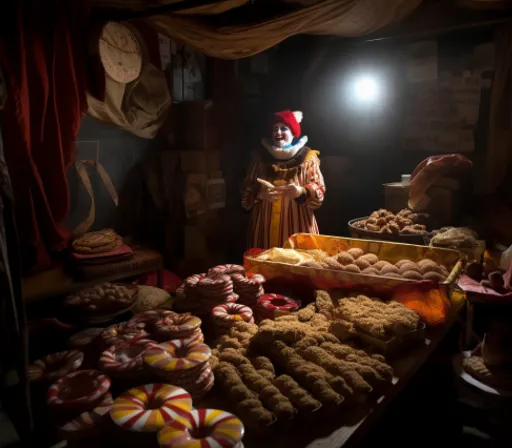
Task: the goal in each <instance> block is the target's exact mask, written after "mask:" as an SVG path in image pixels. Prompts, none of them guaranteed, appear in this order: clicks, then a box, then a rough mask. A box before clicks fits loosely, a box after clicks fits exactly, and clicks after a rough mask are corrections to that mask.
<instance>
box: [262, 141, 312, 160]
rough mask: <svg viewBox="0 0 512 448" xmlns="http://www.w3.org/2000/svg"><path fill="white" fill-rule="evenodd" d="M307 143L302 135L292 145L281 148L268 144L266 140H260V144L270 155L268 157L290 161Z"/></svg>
mask: <svg viewBox="0 0 512 448" xmlns="http://www.w3.org/2000/svg"><path fill="white" fill-rule="evenodd" d="M307 142H308V137H307V135H304V136H302V137H301V138H300V139H299V140H298V141H297V143H295V144H294V145H290V146H287V147H285V148H281V147H279V146H276V145H273V144H271V143H269V141H268V140H267V139H266V138H263V139H262V140H261V144H262V145H263V146H264V147H265V149H266V150H267V151H268V152H269V153H270V155H271V156H272V157H274V159H277V160H290V159H291V158H293V157H295V155H296V154H297V153H298V152H299V151H300V150H301V149H302V148H303V147H304V145H305V144H306V143H307Z"/></svg>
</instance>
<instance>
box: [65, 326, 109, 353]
mask: <svg viewBox="0 0 512 448" xmlns="http://www.w3.org/2000/svg"><path fill="white" fill-rule="evenodd" d="M102 331H103V328H87V329H85V330H82V331H79V332H78V333H75V334H74V335H72V336H71V337H70V338H69V339H68V345H69V346H70V347H72V348H78V349H82V348H84V347H86V346H88V345H89V344H91V343H92V342H94V340H95V339H96V338H97V337H98V336H99V335H100V333H101V332H102Z"/></svg>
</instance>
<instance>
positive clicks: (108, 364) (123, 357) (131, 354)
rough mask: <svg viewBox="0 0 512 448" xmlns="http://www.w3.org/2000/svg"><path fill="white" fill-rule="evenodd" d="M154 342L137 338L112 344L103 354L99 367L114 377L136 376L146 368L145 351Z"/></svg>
mask: <svg viewBox="0 0 512 448" xmlns="http://www.w3.org/2000/svg"><path fill="white" fill-rule="evenodd" d="M153 344H155V343H154V342H153V341H151V340H149V339H137V340H135V341H127V342H120V343H118V344H115V345H112V346H111V347H109V348H108V349H106V350H105V351H104V352H103V353H102V354H101V356H100V360H99V362H98V367H99V368H100V369H101V370H103V371H104V372H105V373H108V374H109V375H111V376H113V377H117V378H133V377H136V376H138V375H140V374H141V373H142V370H143V368H144V353H145V351H146V350H147V349H148V348H149V347H151V345H153Z"/></svg>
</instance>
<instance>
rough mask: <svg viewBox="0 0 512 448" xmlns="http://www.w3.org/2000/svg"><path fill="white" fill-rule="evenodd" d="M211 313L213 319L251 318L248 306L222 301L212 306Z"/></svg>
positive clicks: (235, 319)
mask: <svg viewBox="0 0 512 448" xmlns="http://www.w3.org/2000/svg"><path fill="white" fill-rule="evenodd" d="M212 315H213V319H214V320H226V321H232V322H237V321H241V320H243V321H244V322H249V321H250V320H251V319H252V310H251V309H250V308H249V307H248V306H244V305H239V304H236V303H224V304H222V305H218V306H216V307H215V308H213V310H212Z"/></svg>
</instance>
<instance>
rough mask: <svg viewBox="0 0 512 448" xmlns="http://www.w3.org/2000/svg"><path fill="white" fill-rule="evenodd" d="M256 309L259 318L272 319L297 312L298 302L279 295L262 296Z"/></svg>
mask: <svg viewBox="0 0 512 448" xmlns="http://www.w3.org/2000/svg"><path fill="white" fill-rule="evenodd" d="M256 308H257V310H258V315H259V316H260V317H264V318H268V319H274V318H276V317H278V316H282V315H284V314H290V313H292V312H294V311H297V310H298V309H299V308H300V302H299V301H296V300H293V299H292V298H290V297H286V296H283V295H281V294H264V295H263V296H262V297H260V298H259V299H258V303H257V306H256Z"/></svg>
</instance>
